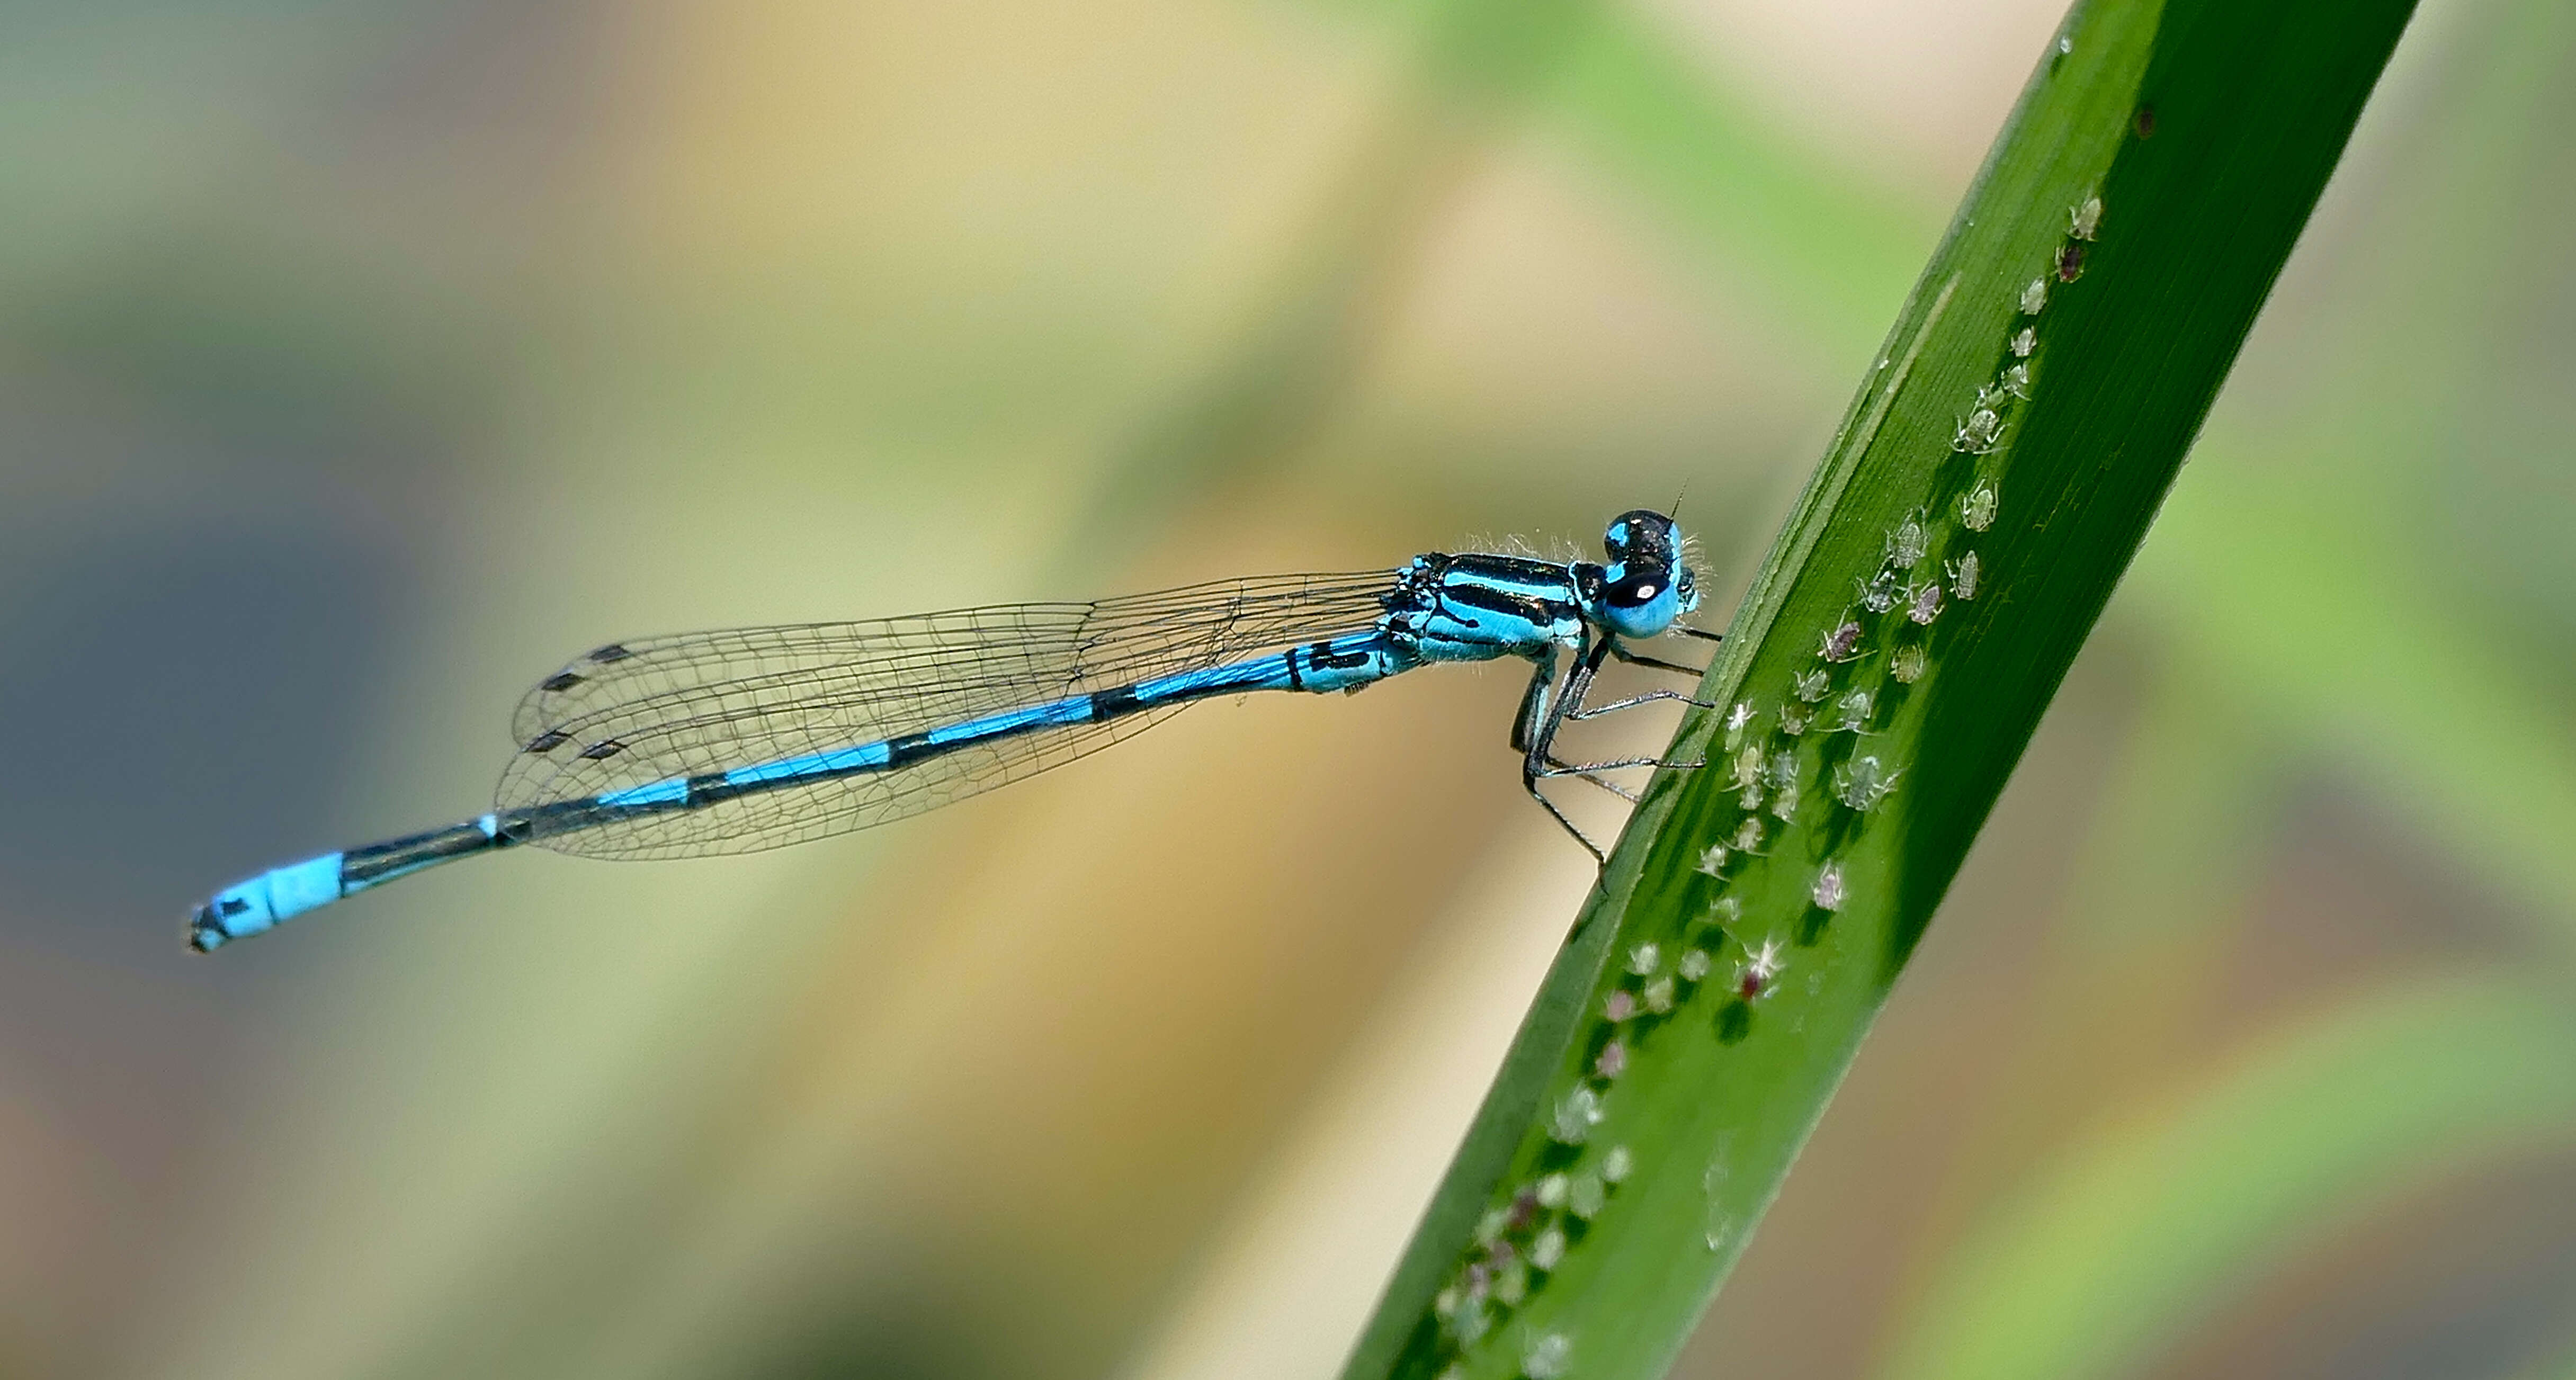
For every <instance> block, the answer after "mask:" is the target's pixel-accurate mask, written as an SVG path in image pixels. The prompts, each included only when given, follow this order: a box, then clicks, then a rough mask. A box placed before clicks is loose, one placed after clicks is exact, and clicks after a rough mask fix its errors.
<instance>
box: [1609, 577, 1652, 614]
mask: <svg viewBox="0 0 2576 1380" xmlns="http://www.w3.org/2000/svg"><path fill="white" fill-rule="evenodd" d="M1663 592H1664V586H1663V582H1662V581H1661V580H1660V579H1658V578H1657V577H1655V576H1652V575H1639V576H1636V577H1635V578H1633V579H1626V580H1621V581H1620V582H1619V583H1617V584H1615V585H1612V586H1610V588H1609V589H1608V590H1607V591H1605V592H1604V594H1603V597H1604V598H1606V599H1608V600H1609V601H1610V603H1611V604H1612V605H1614V606H1615V607H1618V608H1623V609H1633V608H1643V607H1645V606H1646V605H1647V604H1650V603H1653V602H1654V599H1655V596H1656V595H1658V594H1661V593H1663Z"/></svg>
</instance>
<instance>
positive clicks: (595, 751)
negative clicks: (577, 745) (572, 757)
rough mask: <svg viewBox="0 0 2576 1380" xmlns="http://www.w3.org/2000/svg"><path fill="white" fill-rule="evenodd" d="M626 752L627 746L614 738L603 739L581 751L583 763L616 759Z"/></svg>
mask: <svg viewBox="0 0 2576 1380" xmlns="http://www.w3.org/2000/svg"><path fill="white" fill-rule="evenodd" d="M625 750H626V745H625V744H624V743H621V742H619V741H617V740H616V739H614V738H603V739H601V740H600V741H598V742H596V743H593V744H591V745H590V746H588V747H586V748H583V749H582V750H581V756H582V760H583V761H586V762H598V761H603V760H605V759H607V758H611V757H614V756H616V755H617V754H619V753H621V752H624V751H625Z"/></svg>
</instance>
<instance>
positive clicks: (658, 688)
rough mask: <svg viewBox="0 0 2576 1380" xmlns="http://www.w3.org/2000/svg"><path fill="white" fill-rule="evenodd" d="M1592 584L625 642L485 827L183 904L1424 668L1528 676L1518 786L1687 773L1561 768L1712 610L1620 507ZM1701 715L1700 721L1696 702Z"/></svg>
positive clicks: (1396, 585)
mask: <svg viewBox="0 0 2576 1380" xmlns="http://www.w3.org/2000/svg"><path fill="white" fill-rule="evenodd" d="M1602 545H1603V548H1604V552H1605V554H1606V555H1607V556H1608V558H1609V559H1608V560H1607V562H1606V563H1602V564H1595V563H1593V562H1590V561H1572V562H1565V563H1558V562H1551V561H1542V560H1534V559H1531V558H1529V557H1525V556H1512V555H1497V554H1490V553H1463V554H1458V555H1448V554H1442V553H1436V552H1435V553H1431V554H1427V555H1421V556H1416V557H1414V558H1413V560H1412V562H1411V563H1409V564H1407V565H1405V566H1403V567H1401V568H1400V569H1396V570H1391V571H1376V572H1369V573H1363V574H1347V575H1285V576H1274V577H1268V578H1256V579H1245V580H1226V581H1220V582H1217V583H1214V584H1204V585H1192V586H1189V587H1187V588H1184V589H1175V590H1167V591H1164V592H1162V593H1160V594H1144V595H1137V596H1134V597H1132V598H1125V599H1105V600H1102V601H1100V602H1098V603H1091V604H1004V605H997V606H994V607H990V608H978V609H961V610H958V611H955V612H951V613H932V614H922V615H919V616H916V617H911V618H891V619H885V620H883V621H880V622H873V623H814V624H805V625H800V626H794V627H778V628H746V629H739V630H735V631H730V632H707V633H685V634H682V635H679V636H676V637H657V638H649V639H641V640H635V641H627V642H612V643H610V644H608V645H607V646H605V647H601V648H599V649H598V650H596V651H593V652H590V653H589V654H587V655H585V656H582V657H580V658H578V659H576V660H575V661H574V662H573V663H572V664H571V665H569V666H567V667H565V668H564V669H563V670H561V671H558V672H556V673H555V674H554V675H551V676H548V677H547V678H546V679H544V680H542V681H540V682H538V683H537V687H536V688H535V689H534V690H531V691H529V692H528V695H527V697H526V698H525V699H523V700H521V701H520V703H519V710H518V715H517V717H516V718H515V719H513V720H512V722H511V733H512V737H513V739H514V740H515V741H516V742H517V744H518V751H517V752H516V753H515V754H514V755H513V756H512V757H511V759H510V764H509V765H508V766H507V767H505V768H504V769H503V770H502V772H501V785H500V790H499V792H498V798H497V800H496V801H495V803H494V805H493V808H492V812H491V813H489V814H486V815H482V816H480V817H478V818H475V819H472V820H468V821H466V822H465V823H463V824H456V825H451V826H449V827H447V828H445V829H435V830H431V831H430V832H428V833H424V834H414V835H411V836H409V837H405V838H398V839H392V840H388V841H386V842H384V843H376V844H369V845H368V846H366V847H363V848H352V849H349V850H347V851H346V852H340V853H329V854H325V855H323V856H321V857H318V858H310V859H307V860H305V861H303V862H299V863H292V864H289V865H287V866H285V867H280V868H276V869H273V870H271V871H268V872H263V873H261V874H260V875H258V876H256V877H253V878H251V879H250V880H249V881H246V882H243V883H241V884H240V885H238V886H234V887H229V888H227V889H225V890H224V891H222V892H220V893H218V894H217V895H216V896H215V898H214V899H213V900H212V901H209V902H207V903H206V904H205V905H204V906H201V907H199V908H198V910H197V912H196V915H195V917H194V918H193V919H192V920H191V922H190V924H189V942H190V943H191V944H193V945H194V946H195V947H196V948H198V949H200V950H206V949H212V948H215V947H216V946H217V945H220V944H222V943H224V942H226V941H228V940H233V939H241V938H244V937H246V936H249V935H254V934H258V933H260V932H261V931H263V930H267V929H269V928H271V927H272V926H275V925H276V924H277V923H278V922H279V921H281V920H285V919H287V918H289V917H291V916H296V915H301V914H303V913H304V912H306V911H309V910H313V909H315V908H316V907H319V906H325V905H328V904H330V903H331V902H333V901H338V900H341V899H344V898H346V897H349V896H354V895H356V894H357V893H359V892H361V891H365V890H367V889H368V888H370V887H374V886H379V885H382V884H383V883H385V882H389V881H392V880H393V879H394V878H396V877H403V876H408V875H410V874H411V873H414V872H417V871H419V870H421V869H422V868H425V867H429V866H432V865H435V864H438V863H443V862H453V861H455V860H456V859H458V858H468V857H474V856H476V855H478V854H483V853H489V852H493V851H496V850H499V849H503V848H510V847H515V846H517V845H519V844H523V843H533V844H536V845H539V846H540V847H544V848H551V849H554V850H556V851H558V852H563V853H578V854H583V855H586V856H590V857H599V858H674V857H690V856H698V855H704V854H713V853H744V852H751V851H754V850H757V849H763V848H775V847H779V846H781V845H784V844H790V843H802V842H804V841H805V840H808V839H816V838H822V837H824V836H825V835H829V834H839V833H846V832H848V831H850V830H854V829H864V828H867V827H868V826H870V825H875V824H883V823H886V822H887V821H889V820H895V819H901V818H903V817H905V816H907V815H915V814H919V813H921V812H922V811H924V810H928V809H932V808H934V807H936V806H940V805H945V804H947V803H948V802H950V801H952V800H957V799H960V798H963V797H965V796H969V795H973V794H974V793H976V792H978V791H981V790H986V789H988V788H990V787H993V786H998V785H1001V784H1002V783H1004V782H1006V781H1016V780H1018V779H1020V778H1021V777H1024V776H1029V775H1032V774H1034V773H1036V772H1040V771H1044V770H1046V769H1047V768H1048V767H1052V766H1056V765H1058V764H1061V763H1064V762H1069V761H1072V760H1073V759H1074V758H1076V757H1080V756H1082V755H1083V754H1084V753H1087V752H1090V751H1092V750H1093V749H1095V748H1100V747H1105V746H1107V745H1108V744H1110V743H1113V742H1116V741H1118V740H1119V739H1121V738H1124V737H1127V736H1128V735H1130V734H1133V733H1135V732H1137V731H1139V730H1141V729H1143V728H1145V727H1146V726H1147V725H1150V724H1154V723H1158V722H1161V721H1162V720H1163V719H1164V718H1166V717H1168V716H1170V715H1171V714H1173V713H1175V712H1177V711H1178V710H1180V709H1181V708H1182V707H1184V706H1186V705H1189V704H1191V703H1194V702H1196V701H1198V700H1204V699H1211V698H1214V697H1217V696H1221V695H1238V694H1243V693H1246V692H1249V691H1254V690H1296V691H1304V692H1307V693H1310V694H1321V693H1323V692H1326V691H1353V690H1359V689H1363V688H1365V687H1367V686H1370V685H1374V684H1376V683H1377V682H1379V681H1382V680H1385V679H1386V678H1388V677H1389V676H1395V675H1401V674H1402V673H1404V672H1406V671H1410V670H1412V669H1414V668H1415V667H1418V666H1428V665H1431V664H1434V663H1436V662H1444V661H1494V660H1498V659H1501V658H1503V657H1520V658H1522V659H1524V660H1527V661H1528V662H1530V663H1531V667H1532V669H1531V674H1530V682H1529V690H1528V692H1527V693H1526V694H1525V695H1523V696H1522V699H1521V706H1520V713H1519V715H1518V717H1517V718H1516V719H1515V720H1514V722H1513V724H1512V747H1513V750H1514V751H1517V752H1519V753H1520V754H1521V784H1522V787H1523V788H1524V789H1525V790H1527V791H1528V792H1529V794H1530V795H1531V796H1532V797H1534V798H1535V799H1537V801H1538V802H1539V803H1540V804H1541V805H1543V806H1545V807H1546V808H1547V811H1548V813H1549V814H1551V815H1553V816H1555V818H1556V820H1557V822H1558V823H1560V824H1562V825H1564V826H1565V828H1566V830H1567V832H1569V833H1571V834H1573V835H1574V837H1575V838H1576V840H1578V841H1579V842H1581V843H1582V844H1583V846H1584V847H1585V848H1587V849H1590V850H1591V851H1592V854H1593V856H1594V857H1595V858H1596V859H1598V858H1600V856H1601V850H1600V849H1599V848H1598V847H1597V846H1595V845H1594V844H1593V842H1592V841H1591V840H1590V839H1589V838H1587V837H1585V836H1584V834H1583V832H1582V831H1581V830H1580V829H1578V828H1576V827H1575V825H1574V822H1573V821H1572V820H1571V819H1569V818H1567V817H1566V815H1565V812H1564V811H1563V810H1561V809H1559V808H1558V806H1557V805H1556V803H1555V802H1554V801H1552V800H1550V799H1548V797H1547V795H1546V793H1545V792H1543V791H1542V790H1540V788H1539V787H1540V783H1542V782H1544V781H1547V780H1550V779H1551V778H1557V777H1567V776H1572V777H1579V778H1581V779H1583V780H1586V781H1589V782H1591V783H1592V784H1594V785H1598V786H1601V787H1603V788H1604V789H1607V790H1610V791H1613V792H1616V793H1618V794H1620V795H1622V796H1625V797H1626V798H1628V799H1631V800H1633V799H1634V798H1635V797H1634V795H1633V794H1631V793H1630V792H1628V791H1627V790H1626V789H1625V788H1624V787H1621V786H1619V785H1618V784H1616V783H1615V782H1613V781H1610V780H1608V779H1607V778H1605V777H1603V776H1602V775H1600V773H1603V772H1606V771H1612V770H1616V769H1619V768H1624V767H1652V766H1659V765H1696V764H1689V763H1672V764H1666V763H1660V762H1658V761H1656V760H1655V759H1653V758H1646V757H1632V758H1623V759H1620V760H1616V761H1610V762H1590V763H1583V764H1579V765H1578V764H1570V763H1567V762H1564V761H1561V760H1559V759H1558V757H1557V755H1556V751H1555V747H1556V737H1557V732H1558V730H1559V729H1560V728H1562V727H1563V726H1564V725H1565V724H1566V722H1567V721H1569V720H1575V719H1586V718H1590V717H1593V716H1594V715H1598V714H1606V713H1609V712H1611V711H1613V710H1618V709H1627V708H1632V707H1634V706H1636V705H1640V704H1645V703H1649V702H1653V701H1658V700H1675V701H1682V702H1684V703H1689V704H1700V701H1698V700H1695V699H1692V698H1691V697H1690V696H1688V695H1686V694H1683V693H1681V692H1679V691H1675V690H1650V691H1647V692H1646V693H1644V694H1640V695H1633V696H1629V697H1628V698H1625V699H1620V700H1615V701H1611V702H1609V703H1605V704H1599V705H1588V704H1586V702H1585V697H1586V695H1587V694H1588V692H1589V691H1590V689H1591V686H1592V681H1593V678H1594V676H1595V675H1597V674H1598V673H1599V671H1600V670H1601V668H1602V665H1603V664H1604V663H1605V662H1606V661H1608V660H1610V659H1612V658H1617V659H1619V660H1622V661H1626V662H1631V663H1634V664H1637V665H1641V666H1645V667H1648V668H1651V669H1656V670H1663V671H1674V672H1680V673H1684V674H1689V675H1696V674H1698V668H1696V667H1689V666H1682V665H1678V664H1676V663H1674V662H1670V661H1665V660H1661V659H1659V658H1655V657H1650V656H1646V655H1643V654H1641V653H1639V652H1637V651H1635V650H1633V649H1631V648H1630V647H1628V646H1627V645H1626V644H1627V642H1628V641H1630V640H1643V639H1646V638H1652V637H1657V636H1661V635H1663V634H1665V633H1668V632H1671V633H1684V634H1688V635H1692V636H1696V637H1702V638H1710V639H1712V640H1713V639H1714V638H1715V636H1716V635H1715V634H1713V633H1707V632H1702V631H1700V630H1699V629H1696V628H1692V627H1690V626H1688V625H1686V624H1683V623H1681V622H1680V621H1679V619H1680V618H1681V616H1682V615H1683V614H1685V613H1688V612H1690V611H1691V610H1692V609H1694V608H1696V607H1698V604H1699V591H1698V589H1697V588H1696V586H1695V585H1694V583H1693V578H1692V572H1691V570H1690V567H1689V565H1688V564H1687V563H1686V561H1685V559H1684V554H1683V541H1682V536H1681V533H1680V532H1679V531H1678V530H1677V529H1676V528H1675V527H1674V525H1673V521H1672V519H1671V518H1669V517H1667V516H1665V515H1664V514H1662V513H1656V512H1650V511H1646V510H1643V509H1640V510H1638V511H1636V512H1631V513H1624V514H1622V515H1620V517H1619V518H1618V519H1617V520H1616V521H1614V522H1612V523H1611V524H1610V527H1609V530H1608V532H1607V533H1606V534H1604V536H1603V538H1602ZM1702 707H1704V708H1705V707H1707V706H1705V705H1703V706H1702Z"/></svg>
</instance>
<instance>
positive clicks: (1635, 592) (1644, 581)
mask: <svg viewBox="0 0 2576 1380" xmlns="http://www.w3.org/2000/svg"><path fill="white" fill-rule="evenodd" d="M1684 545H1685V542H1684V540H1683V537H1682V534H1681V529H1680V528H1678V527H1676V526H1674V525H1673V520H1672V519H1671V518H1669V517H1666V516H1665V515H1663V514H1662V513H1658V512H1655V511H1654V510H1652V509H1650V508H1639V509H1636V510H1634V511H1632V512H1626V513H1621V514H1620V515H1619V516H1618V517H1617V518H1616V519H1614V520H1613V521H1612V522H1611V524H1610V530H1609V531H1607V532H1604V533H1602V535H1601V547H1602V550H1603V551H1604V552H1606V553H1607V554H1608V555H1609V557H1610V563H1609V565H1608V566H1606V567H1605V568H1604V569H1603V571H1602V582H1601V593H1600V596H1599V597H1598V599H1596V600H1595V601H1594V607H1593V608H1592V609H1591V610H1590V612H1591V613H1592V614H1593V617H1594V620H1595V621H1597V622H1599V623H1600V624H1602V625H1603V626H1604V627H1607V628H1609V629H1610V630H1611V631H1612V632H1615V633H1617V634H1619V635H1620V636H1622V637H1653V636H1655V635H1657V634H1659V633H1661V632H1662V631H1663V630H1664V629H1666V628H1669V627H1671V626H1672V624H1673V620H1674V619H1676V618H1679V617H1681V616H1682V615H1683V614H1685V613H1688V612H1690V611H1691V610H1692V609H1695V608H1697V607H1699V586H1698V581H1697V580H1695V579H1694V578H1693V577H1692V575H1691V569H1690V564H1689V562H1688V560H1687V559H1686V557H1685V553H1684V550H1683V547H1684Z"/></svg>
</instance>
